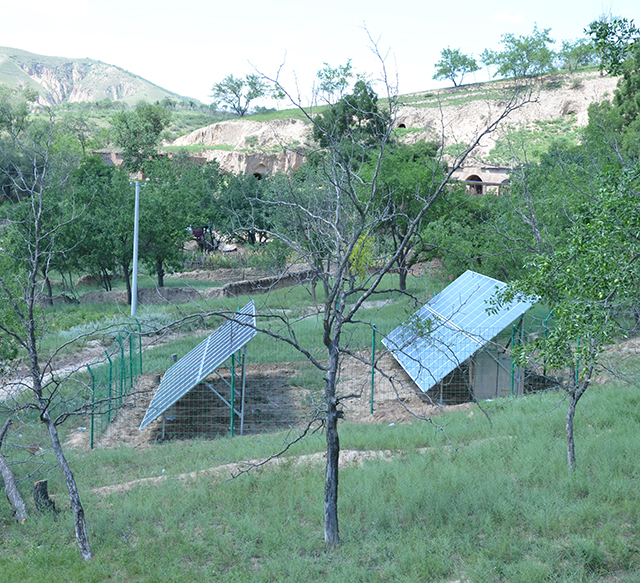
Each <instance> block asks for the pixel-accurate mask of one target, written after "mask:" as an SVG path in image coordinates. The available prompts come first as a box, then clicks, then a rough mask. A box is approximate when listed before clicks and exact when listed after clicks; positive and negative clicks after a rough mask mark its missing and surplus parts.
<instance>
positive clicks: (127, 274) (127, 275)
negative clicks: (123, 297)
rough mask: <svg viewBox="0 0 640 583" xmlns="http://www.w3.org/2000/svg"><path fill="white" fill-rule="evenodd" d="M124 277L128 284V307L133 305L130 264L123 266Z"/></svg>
mask: <svg viewBox="0 0 640 583" xmlns="http://www.w3.org/2000/svg"><path fill="white" fill-rule="evenodd" d="M122 275H123V277H124V281H125V283H126V284H127V305H128V306H130V305H131V293H132V292H131V277H130V275H129V264H125V263H123V264H122Z"/></svg>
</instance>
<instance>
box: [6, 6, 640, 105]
mask: <svg viewBox="0 0 640 583" xmlns="http://www.w3.org/2000/svg"><path fill="white" fill-rule="evenodd" d="M603 13H611V14H613V15H614V16H620V17H626V18H629V19H633V20H635V22H636V24H638V25H640V2H639V1H638V0H615V1H613V0H612V1H610V2H603V1H602V0H537V1H536V2H531V0H527V1H526V2H525V1H520V0H511V1H508V2H507V1H505V0H484V1H482V2H479V1H478V0H473V1H471V0H457V1H455V2H446V1H442V0H438V1H435V2H429V1H427V0H404V1H402V2H397V3H396V2H393V1H392V0H322V1H320V2H313V3H311V2H310V3H306V2H294V1H291V0H269V1H266V0H260V1H257V0H244V1H241V2H237V3H236V2H230V1H228V0H227V1H224V2H222V1H220V0H189V2H185V3H184V4H183V3H181V2H179V1H176V0H171V1H168V0H110V1H108V2H104V1H103V0H55V1H52V0H29V1H28V2H25V1H24V0H0V31H1V32H0V46H5V47H11V48H17V49H21V50H25V51H29V52H32V53H36V54H41V55H47V56H57V57H69V58H85V57H86V58H90V59H96V60H99V61H103V62H105V63H108V64H111V65H117V66H118V67H121V68H122V69H125V70H127V71H129V72H131V73H134V74H136V75H139V76H140V77H143V78H144V79H146V80H147V81H151V82H152V83H155V84H156V85H159V86H160V87H162V88H164V89H167V90H169V91H173V92H175V93H178V94H179V95H183V96H187V97H192V98H196V99H199V100H200V101H202V102H204V103H211V101H212V98H211V93H212V86H213V84H214V83H217V82H219V81H221V80H222V79H224V77H226V76H227V75H229V74H233V75H235V76H244V75H246V74H248V73H252V72H256V71H257V72H259V73H261V74H264V75H266V76H268V77H270V78H274V77H275V76H277V75H279V79H280V80H281V82H282V84H283V86H284V87H285V88H286V89H287V91H288V92H289V93H291V94H292V95H293V96H294V97H295V96H297V95H298V94H299V95H300V96H301V98H302V101H304V100H305V99H308V96H309V95H310V94H311V88H312V86H313V83H314V79H315V76H316V73H317V71H318V70H320V69H321V68H322V67H323V66H324V63H327V64H329V65H330V66H332V67H337V66H338V65H344V64H345V63H346V62H347V60H348V59H351V63H352V65H353V67H354V70H355V71H356V72H358V73H362V74H367V75H370V76H371V78H372V79H373V80H377V79H380V78H381V77H382V72H381V71H382V62H381V60H380V58H378V57H376V55H375V54H374V51H372V48H373V43H374V42H375V44H376V45H377V47H378V52H379V55H380V56H381V57H383V58H384V66H385V69H386V71H387V76H388V78H389V79H390V80H391V81H392V82H393V83H395V82H396V80H397V84H398V90H399V92H400V93H401V94H405V93H411V92H416V91H425V90H429V89H433V88H436V87H441V86H446V85H450V83H447V82H436V81H433V80H432V77H433V75H434V73H435V67H434V65H435V63H436V62H437V61H438V60H439V58H440V52H441V50H442V49H443V48H446V47H450V48H452V49H461V50H462V52H463V53H465V54H467V55H473V56H475V57H478V55H479V54H480V53H481V52H482V51H483V50H484V49H485V48H488V49H492V50H499V49H500V48H501V46H500V39H501V36H502V35H503V34H505V33H513V34H515V35H517V36H518V35H529V34H531V32H532V31H533V27H534V25H535V24H537V26H538V29H546V28H550V29H551V32H550V35H551V37H552V38H554V39H556V44H555V46H554V48H555V49H558V48H560V44H561V41H562V40H573V39H576V38H578V37H581V36H583V29H584V28H585V27H586V26H587V25H588V24H589V23H590V22H591V21H593V20H595V19H596V18H597V17H598V16H599V15H601V14H603ZM488 79H489V73H488V71H487V70H486V69H483V70H481V71H478V72H477V73H475V74H474V75H471V76H468V77H467V78H465V82H473V81H476V82H481V81H487V80H488ZM381 89H382V86H381V85H379V86H378V91H379V93H381V94H382V93H383V92H382V91H381Z"/></svg>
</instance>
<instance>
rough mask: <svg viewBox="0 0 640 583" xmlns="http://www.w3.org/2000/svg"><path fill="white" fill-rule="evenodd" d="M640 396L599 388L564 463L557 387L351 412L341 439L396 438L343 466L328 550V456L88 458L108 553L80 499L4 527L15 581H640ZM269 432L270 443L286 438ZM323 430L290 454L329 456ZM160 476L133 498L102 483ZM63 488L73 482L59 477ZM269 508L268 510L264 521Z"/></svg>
mask: <svg viewBox="0 0 640 583" xmlns="http://www.w3.org/2000/svg"><path fill="white" fill-rule="evenodd" d="M638 399H639V398H638V395H637V391H635V390H634V389H632V388H631V387H628V386H625V385H616V384H610V385H607V386H603V387H598V388H597V389H596V390H594V391H593V393H592V394H591V396H590V397H589V401H588V403H586V407H585V415H584V417H583V423H582V424H581V425H580V433H581V440H582V442H583V444H584V445H583V447H584V449H585V452H588V455H587V456H585V463H584V464H583V467H582V468H580V469H578V470H577V471H576V472H575V473H573V474H568V473H567V471H566V466H565V465H564V464H563V452H562V448H561V447H560V446H559V440H558V435H557V434H558V427H559V426H560V424H561V417H562V414H561V413H560V412H559V411H558V410H557V409H556V408H555V404H556V401H557V397H556V395H554V394H547V395H539V396H529V397H526V398H523V399H519V400H516V401H511V402H504V403H492V404H487V405H486V406H487V407H489V414H490V417H491V420H492V425H490V424H489V423H488V422H487V420H486V418H485V417H484V416H483V415H482V414H481V413H480V412H479V411H478V410H477V409H476V410H474V411H473V415H472V416H471V417H470V411H461V412H459V413H454V414H448V415H446V416H445V417H441V418H437V419H436V421H438V422H440V423H441V424H443V425H444V426H445V427H446V431H447V435H448V436H449V438H450V439H451V440H452V446H451V445H449V444H448V443H447V441H446V439H445V438H444V436H443V434H442V433H440V432H439V431H437V430H436V429H434V428H433V427H432V426H430V425H427V424H420V423H414V424H410V425H400V424H397V425H396V426H395V427H389V426H388V425H387V424H384V425H369V424H366V425H355V424H352V423H350V422H349V421H348V420H347V421H345V422H344V426H343V429H342V432H341V437H342V447H343V448H344V449H355V450H364V451H381V450H391V451H393V452H395V453H394V454H392V457H391V459H390V460H385V461H367V462H365V463H364V465H363V466H361V467H358V466H353V467H347V468H345V469H344V470H343V472H342V474H341V489H342V492H343V495H342V498H341V511H342V515H343V517H344V518H343V521H342V530H343V533H344V536H343V544H342V546H341V547H340V548H339V549H336V550H333V551H331V552H327V551H326V550H325V548H324V546H323V545H322V544H321V542H320V540H321V530H322V505H321V502H320V501H321V497H322V496H321V494H322V492H321V490H322V471H323V468H322V464H319V465H314V466H312V465H310V464H308V463H304V462H303V463H301V464H294V463H285V464H282V465H279V466H278V467H275V468H270V467H269V466H267V469H266V470H265V471H260V472H256V473H251V474H248V475H244V476H241V477H240V478H238V479H236V480H233V481H229V482H225V481H222V480H216V479H213V478H212V477H211V476H210V475H209V476H207V475H206V474H203V475H201V476H198V477H195V478H188V479H187V481H186V482H184V481H182V480H176V479H175V478H174V476H177V475H179V474H182V473H187V472H192V471H198V470H205V469H208V468H210V467H214V466H217V465H222V464H224V463H225V461H224V460H228V459H256V458H260V457H262V456H264V455H267V453H268V448H266V443H265V441H264V440H263V439H260V438H257V437H242V438H234V439H232V440H231V439H222V440H216V441H213V442H200V441H189V442H183V443H168V444H165V445H162V446H158V447H154V448H151V449H150V450H145V451H137V450H134V449H132V448H128V447H121V448H118V449H113V450H95V451H93V452H91V453H76V454H75V455H73V456H72V462H73V466H74V468H76V473H77V476H78V482H79V484H80V487H81V489H82V490H83V491H84V492H86V493H87V494H86V501H87V505H88V506H89V507H90V508H91V509H92V510H91V511H90V513H89V519H90V521H91V522H90V524H91V535H92V536H93V538H94V540H95V544H94V548H95V552H96V558H95V559H94V560H93V561H92V562H91V563H89V564H81V562H80V561H79V560H78V559H77V556H76V552H75V551H74V549H73V544H72V540H71V537H70V535H69V533H70V532H71V525H70V520H69V519H70V517H69V513H68V510H66V509H65V508H64V506H63V505H62V504H59V506H60V507H61V512H60V513H59V514H58V515H57V516H56V517H55V518H54V517H53V516H43V517H40V518H38V517H33V518H31V519H30V520H29V521H28V522H27V523H26V524H25V525H24V526H21V527H20V528H16V527H15V526H14V525H13V524H12V523H11V522H10V519H9V518H8V517H6V518H4V519H3V520H2V521H0V530H1V532H2V538H3V552H2V554H1V555H0V568H1V569H2V572H3V573H4V574H5V580H6V581H7V582H8V583H13V582H14V581H16V582H17V581H20V582H21V583H22V582H29V581H36V580H41V579H42V575H43V573H44V572H45V571H46V573H47V575H48V577H49V578H51V579H52V580H65V581H69V582H74V581H78V582H79V581H91V580H96V581H97V580H104V579H106V578H112V579H114V580H127V581H152V580H160V579H162V580H164V581H196V580H203V579H215V580H217V581H273V580H278V581H294V580H300V579H301V578H302V579H306V580H311V579H313V580H319V581H346V580H350V581H358V580H362V581H364V580H366V581H383V580H389V579H393V580H394V581H417V580H428V581H434V582H438V581H442V582H445V581H451V580H455V579H459V580H463V579H467V580H469V581H472V582H475V581H482V582H487V581H489V582H490V581H496V582H497V581H504V580H509V581H513V582H519V581H522V582H526V583H530V582H535V581H554V580H557V581H567V582H571V581H576V582H578V581H581V582H585V581H587V582H588V581H594V582H595V581H602V580H607V579H611V580H621V581H633V580H635V579H636V578H637V577H638V575H639V571H640V563H639V556H638V549H639V548H640V540H639V539H638V535H637V532H638V524H637V521H638V516H640V498H639V497H638V494H637V492H638V489H637V488H636V487H635V482H636V481H637V479H638V471H639V468H638V464H637V461H636V460H638V459H640V450H639V449H638V443H637V439H635V435H636V434H637V424H638V421H639V420H638V416H637V414H636V412H637V411H638V407H639V406H640V402H639V400H638ZM285 438H286V437H285V436H284V435H273V436H271V439H270V441H271V442H273V443H276V442H278V441H282V440H283V439H285ZM323 447H324V444H323V438H322V436H320V435H316V436H314V437H311V438H309V439H308V440H305V441H304V442H302V443H300V444H298V445H296V446H294V448H293V449H292V451H291V452H290V454H289V455H290V456H292V458H293V456H298V455H304V454H310V453H314V452H320V451H322V450H323ZM156 476H158V477H159V476H163V477H165V480H164V481H161V482H157V483H150V484H144V485H139V486H136V487H133V488H131V489H130V490H127V491H124V492H122V493H118V492H114V493H110V494H98V493H94V492H93V491H92V490H93V489H94V488H99V487H101V486H107V485H112V484H119V483H125V482H128V481H130V480H135V479H138V478H146V477H156ZM49 479H50V491H51V492H52V493H53V494H54V495H55V494H56V493H57V492H59V491H60V490H61V489H62V488H63V484H62V483H61V482H60V481H59V480H58V479H57V478H54V477H53V476H51V477H50V478H49ZM256 517H260V519H259V520H258V519H257V518H256Z"/></svg>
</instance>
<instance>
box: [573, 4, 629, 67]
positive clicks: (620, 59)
mask: <svg viewBox="0 0 640 583" xmlns="http://www.w3.org/2000/svg"><path fill="white" fill-rule="evenodd" d="M584 32H585V34H586V35H588V36H589V37H591V41H592V42H593V44H594V46H595V48H596V52H597V53H598V55H599V57H600V70H601V71H606V72H607V73H609V74H611V75H620V73H621V72H622V65H623V63H624V62H625V61H626V60H627V59H628V58H629V57H630V55H631V54H632V53H633V52H634V51H636V50H637V48H638V43H639V42H640V29H638V28H637V27H636V25H635V24H634V23H633V20H627V19H626V18H617V17H607V16H602V17H600V18H599V19H598V20H594V21H593V22H592V23H591V24H589V26H588V27H587V28H585V29H584Z"/></svg>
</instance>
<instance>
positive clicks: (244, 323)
mask: <svg viewBox="0 0 640 583" xmlns="http://www.w3.org/2000/svg"><path fill="white" fill-rule="evenodd" d="M256 333H257V331H256V310H255V304H254V302H253V301H251V302H249V303H248V304H247V305H246V306H244V308H242V309H241V310H239V311H238V312H237V313H236V314H234V316H233V317H232V318H229V319H228V320H227V321H226V322H225V323H224V324H223V325H222V326H220V327H219V328H218V329H217V330H216V331H215V332H213V334H211V335H210V336H208V337H207V338H205V339H204V340H203V341H202V342H201V343H200V344H198V346H196V347H195V348H193V349H192V350H191V351H189V352H188V353H187V354H186V355H185V356H183V357H182V358H181V359H180V360H179V361H178V362H176V363H175V364H174V365H173V366H172V367H171V368H169V369H168V370H167V372H166V373H165V374H164V376H163V377H162V381H161V383H160V386H159V387H158V388H157V390H156V392H155V394H154V396H153V399H151V403H149V407H148V408H147V412H146V413H145V416H144V419H143V420H142V423H141V424H140V429H139V430H142V429H144V428H145V427H146V426H147V425H149V423H151V422H152V421H155V420H156V419H157V418H158V417H160V415H162V413H164V412H165V411H166V410H167V409H168V408H169V407H171V405H173V404H174V403H176V402H177V401H179V400H180V399H181V398H182V397H183V396H184V395H186V394H187V393H188V392H189V391H190V390H191V389H193V387H195V386H196V385H198V384H199V383H200V382H201V381H202V380H203V379H205V378H206V377H208V376H209V375H210V374H211V373H213V372H214V371H215V370H216V369H217V368H218V367H219V366H220V365H221V364H222V363H224V362H225V361H226V360H227V359H228V358H229V357H230V356H231V355H232V354H234V353H235V352H237V351H238V350H240V349H241V348H244V347H245V345H246V344H247V343H248V342H249V341H250V340H251V339H252V338H253V337H254V336H255V335H256Z"/></svg>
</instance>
